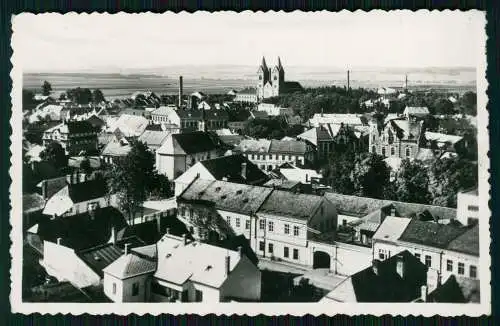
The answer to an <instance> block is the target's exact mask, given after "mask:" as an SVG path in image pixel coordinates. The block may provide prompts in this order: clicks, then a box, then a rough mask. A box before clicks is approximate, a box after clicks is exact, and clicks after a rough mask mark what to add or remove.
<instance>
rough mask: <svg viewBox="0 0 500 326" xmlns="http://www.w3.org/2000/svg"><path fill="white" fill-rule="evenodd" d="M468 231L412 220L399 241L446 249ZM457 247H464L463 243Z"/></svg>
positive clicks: (453, 226)
mask: <svg viewBox="0 0 500 326" xmlns="http://www.w3.org/2000/svg"><path fill="white" fill-rule="evenodd" d="M466 230H467V229H466V228H464V227H461V226H456V225H453V224H446V225H444V224H439V223H434V222H425V221H419V220H416V219H412V220H411V221H410V223H409V224H408V226H407V227H406V229H405V230H404V232H403V234H402V235H401V236H400V237H399V240H400V241H404V242H410V243H416V244H421V245H426V246H430V247H435V248H442V249H444V248H447V247H448V245H449V244H450V243H451V242H452V240H454V239H455V238H457V237H458V236H459V235H462V234H463V233H464V232H465V231H466ZM469 240H470V239H469ZM457 245H458V246H459V247H462V246H463V244H462V242H459V244H457Z"/></svg>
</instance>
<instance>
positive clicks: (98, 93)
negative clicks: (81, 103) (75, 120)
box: [92, 89, 104, 103]
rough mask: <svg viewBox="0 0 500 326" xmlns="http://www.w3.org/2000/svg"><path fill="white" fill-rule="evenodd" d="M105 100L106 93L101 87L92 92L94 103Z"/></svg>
mask: <svg viewBox="0 0 500 326" xmlns="http://www.w3.org/2000/svg"><path fill="white" fill-rule="evenodd" d="M103 101H104V94H103V93H102V91H101V90H100V89H94V91H93V92H92V102H93V103H101V102H103Z"/></svg>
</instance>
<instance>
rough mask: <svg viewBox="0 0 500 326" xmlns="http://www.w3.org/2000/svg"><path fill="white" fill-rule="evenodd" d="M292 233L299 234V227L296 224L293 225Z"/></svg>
mask: <svg viewBox="0 0 500 326" xmlns="http://www.w3.org/2000/svg"><path fill="white" fill-rule="evenodd" d="M293 235H294V236H296V237H298V236H299V227H298V226H297V225H294V227H293Z"/></svg>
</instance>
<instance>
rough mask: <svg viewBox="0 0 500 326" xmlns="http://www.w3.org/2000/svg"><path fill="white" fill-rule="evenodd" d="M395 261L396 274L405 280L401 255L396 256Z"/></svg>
mask: <svg viewBox="0 0 500 326" xmlns="http://www.w3.org/2000/svg"><path fill="white" fill-rule="evenodd" d="M396 258H397V261H396V273H398V275H399V276H400V277H401V278H402V279H404V278H405V272H406V271H405V262H404V259H403V256H402V255H398V256H397V257H396Z"/></svg>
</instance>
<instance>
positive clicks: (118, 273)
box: [104, 253, 157, 279]
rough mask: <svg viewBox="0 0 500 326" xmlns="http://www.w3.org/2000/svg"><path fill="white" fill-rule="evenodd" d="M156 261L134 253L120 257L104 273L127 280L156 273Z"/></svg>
mask: <svg viewBox="0 0 500 326" xmlns="http://www.w3.org/2000/svg"><path fill="white" fill-rule="evenodd" d="M156 265H157V264H156V261H155V260H151V259H148V258H146V257H141V256H139V255H137V254H134V253H129V254H127V255H123V256H120V257H119V258H118V259H117V260H115V261H114V262H113V263H112V264H110V265H109V266H107V267H106V268H105V269H104V273H106V274H110V275H113V276H114V277H117V278H119V279H125V278H129V277H133V276H137V275H142V274H147V273H154V272H155V271H156Z"/></svg>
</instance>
